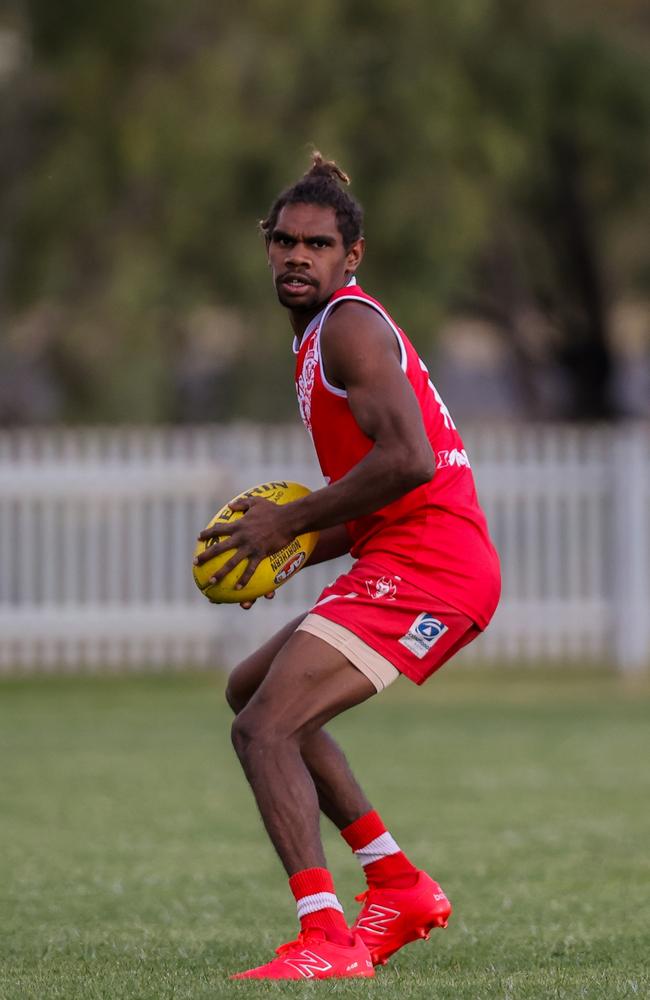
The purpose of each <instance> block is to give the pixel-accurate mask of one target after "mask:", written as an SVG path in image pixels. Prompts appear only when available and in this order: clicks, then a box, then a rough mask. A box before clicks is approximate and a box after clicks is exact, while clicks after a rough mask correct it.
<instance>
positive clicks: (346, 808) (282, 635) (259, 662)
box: [226, 615, 372, 830]
mask: <svg viewBox="0 0 650 1000" xmlns="http://www.w3.org/2000/svg"><path fill="white" fill-rule="evenodd" d="M304 617H305V615H300V616H298V617H297V618H294V619H293V620H292V621H290V622H288V623H287V624H286V625H285V626H284V627H283V628H281V629H280V630H279V631H278V632H276V634H275V635H274V636H272V637H271V638H270V639H269V640H267V642H265V643H264V644H263V645H262V646H260V647H259V649H257V650H256V651H255V652H254V653H252V654H251V655H250V656H248V657H247V658H246V659H245V660H242V662H241V663H240V664H239V665H238V666H237V667H235V669H234V670H233V671H232V673H231V674H230V677H229V679H228V685H227V688H226V700H227V701H228V704H229V705H230V707H231V708H232V710H233V712H235V714H237V713H238V712H240V711H241V710H242V709H243V708H244V706H245V705H246V704H248V702H249V701H250V699H251V698H252V696H253V694H254V693H255V692H256V691H257V689H258V687H259V686H260V684H261V683H262V681H263V680H264V678H265V677H266V675H267V673H268V671H269V669H270V667H271V664H272V662H273V660H274V659H275V657H276V656H277V654H278V653H279V652H280V650H281V649H282V647H283V646H284V645H285V643H286V642H287V641H288V640H289V639H290V638H291V636H292V635H293V633H294V632H295V631H296V628H297V627H298V625H299V624H300V623H301V622H302V620H303V619H304ZM301 754H302V758H303V760H304V762H305V764H306V765H307V768H308V770H309V772H310V774H311V777H312V780H313V782H314V785H315V786H316V791H317V793H318V801H319V805H320V809H321V812H322V813H323V814H324V815H325V816H327V818H328V819H329V820H331V821H332V823H334V824H335V826H336V827H337V828H338V829H339V830H343V829H344V828H345V827H347V826H349V825H350V823H353V822H354V821H355V820H356V819H358V818H359V817H360V816H363V815H365V814H366V813H368V812H369V811H370V810H371V809H372V806H371V804H370V802H369V801H368V799H367V798H366V796H365V794H364V792H363V790H362V789H361V787H360V785H359V783H358V782H357V780H356V778H355V777H354V775H353V773H352V771H351V770H350V765H349V764H348V761H347V759H346V757H345V754H344V753H343V751H342V750H341V748H340V747H339V745H338V744H337V743H336V741H335V740H334V739H332V737H331V736H330V735H329V733H327V732H326V731H325V730H324V729H318V730H317V731H316V732H314V733H312V734H311V735H309V736H306V737H305V738H304V739H303V741H302V744H301Z"/></svg>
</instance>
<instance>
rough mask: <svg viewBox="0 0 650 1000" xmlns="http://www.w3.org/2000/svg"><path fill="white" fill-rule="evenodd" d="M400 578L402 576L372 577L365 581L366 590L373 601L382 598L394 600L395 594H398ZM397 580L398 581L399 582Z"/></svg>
mask: <svg viewBox="0 0 650 1000" xmlns="http://www.w3.org/2000/svg"><path fill="white" fill-rule="evenodd" d="M400 580H401V577H400V576H395V577H393V576H380V577H377V578H371V579H369V580H366V581H365V584H366V590H367V591H368V593H369V594H370V596H371V597H372V599H373V601H380V600H382V598H383V599H384V600H385V601H394V600H395V595H396V594H397V583H399V581H400ZM395 581H397V583H396V582H395Z"/></svg>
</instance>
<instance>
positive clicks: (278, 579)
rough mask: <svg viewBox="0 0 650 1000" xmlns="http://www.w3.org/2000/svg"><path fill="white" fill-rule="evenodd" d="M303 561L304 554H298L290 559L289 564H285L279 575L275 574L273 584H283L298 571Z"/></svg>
mask: <svg viewBox="0 0 650 1000" xmlns="http://www.w3.org/2000/svg"><path fill="white" fill-rule="evenodd" d="M304 561H305V553H304V552H298V554H297V555H295V556H294V557H293V559H290V560H289V562H287V563H285V564H284V566H283V567H282V569H281V570H280V572H279V573H276V574H275V576H274V578H273V580H274V583H284V581H285V580H288V579H289V577H290V576H292V575H293V574H294V573H295V572H296V571H297V570H299V569H300V567H301V566H302V564H303V563H304Z"/></svg>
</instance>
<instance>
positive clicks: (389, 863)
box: [341, 810, 418, 889]
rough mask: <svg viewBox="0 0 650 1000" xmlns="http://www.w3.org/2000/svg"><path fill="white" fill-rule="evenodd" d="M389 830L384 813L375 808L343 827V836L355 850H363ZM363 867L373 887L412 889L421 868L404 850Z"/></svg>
mask: <svg viewBox="0 0 650 1000" xmlns="http://www.w3.org/2000/svg"><path fill="white" fill-rule="evenodd" d="M387 832H388V831H387V830H386V827H385V826H384V821H383V820H382V818H381V816H380V815H379V813H377V812H375V811H374V810H373V811H372V812H369V813H366V814H365V816H360V817H359V819H356V820H355V821H354V823H350V825H349V826H346V827H345V828H344V829H343V830H341V836H342V837H343V839H344V840H345V842H346V843H347V844H349V845H350V847H351V848H352V850H353V851H360V850H361V849H362V848H363V847H366V846H367V845H368V844H371V843H372V841H373V840H376V839H377V837H380V836H381V835H382V833H387ZM363 871H364V874H365V876H366V881H367V882H368V886H369V888H371V889H375V888H377V889H381V888H384V889H409V888H410V887H411V886H412V885H414V884H415V882H416V881H417V876H418V869H417V868H416V867H415V865H413V864H411V862H410V861H409V859H408V858H407V857H406V855H405V854H404V852H403V851H398V852H397V853H396V854H389V855H388V856H387V857H385V858H381V859H380V860H379V861H373V862H372V863H371V864H369V865H364V869H363Z"/></svg>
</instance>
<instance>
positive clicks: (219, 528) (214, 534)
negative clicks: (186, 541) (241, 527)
mask: <svg viewBox="0 0 650 1000" xmlns="http://www.w3.org/2000/svg"><path fill="white" fill-rule="evenodd" d="M234 527H235V525H234V524H221V522H220V523H219V524H213V525H212V527H211V528H204V529H203V531H200V532H199V534H198V535H197V536H196V537H197V540H198V541H199V542H209V541H210V539H211V538H219V537H220V536H221V535H230V534H232V532H233V530H234Z"/></svg>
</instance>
